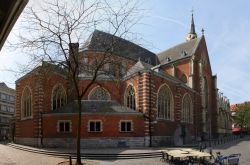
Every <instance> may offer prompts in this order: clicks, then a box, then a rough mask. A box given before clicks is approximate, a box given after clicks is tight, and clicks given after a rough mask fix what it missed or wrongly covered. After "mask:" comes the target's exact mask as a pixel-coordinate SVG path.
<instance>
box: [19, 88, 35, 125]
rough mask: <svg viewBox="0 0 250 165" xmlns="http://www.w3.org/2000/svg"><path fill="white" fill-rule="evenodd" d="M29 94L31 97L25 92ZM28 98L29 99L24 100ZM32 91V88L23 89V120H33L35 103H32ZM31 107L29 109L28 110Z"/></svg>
mask: <svg viewBox="0 0 250 165" xmlns="http://www.w3.org/2000/svg"><path fill="white" fill-rule="evenodd" d="M27 91H28V92H29V97H28V96H27V94H26V93H25V92H27ZM24 97H28V98H24ZM32 100H33V99H32V90H31V89H30V87H28V86H26V87H25V88H24V89H23V92H22V97H21V120H26V119H32V117H33V109H32V108H33V103H32ZM27 107H29V109H26V108H27Z"/></svg>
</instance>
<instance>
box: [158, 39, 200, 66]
mask: <svg viewBox="0 0 250 165" xmlns="http://www.w3.org/2000/svg"><path fill="white" fill-rule="evenodd" d="M201 38H202V37H200V38H195V39H192V40H190V41H187V42H184V43H181V44H179V45H176V46H174V47H172V48H169V49H167V50H165V51H163V52H161V53H159V54H158V58H159V61H160V63H161V64H165V63H169V62H173V61H177V60H180V59H184V58H187V57H191V56H192V55H193V54H194V53H195V50H196V49H197V47H198V45H199V43H200V41H201Z"/></svg>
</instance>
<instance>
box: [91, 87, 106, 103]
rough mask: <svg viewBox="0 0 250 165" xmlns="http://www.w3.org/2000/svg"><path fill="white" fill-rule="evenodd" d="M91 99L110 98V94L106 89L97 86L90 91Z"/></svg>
mask: <svg viewBox="0 0 250 165" xmlns="http://www.w3.org/2000/svg"><path fill="white" fill-rule="evenodd" d="M89 100H110V94H109V92H108V91H107V90H106V89H104V88H102V87H96V88H94V89H93V90H92V91H91V92H90V94H89Z"/></svg>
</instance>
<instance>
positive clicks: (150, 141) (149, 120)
mask: <svg viewBox="0 0 250 165" xmlns="http://www.w3.org/2000/svg"><path fill="white" fill-rule="evenodd" d="M151 93H152V89H151V72H149V118H148V122H149V147H152V130H151V125H152V123H151V122H152V121H151V113H152V112H151V109H152V106H151V103H152V98H151Z"/></svg>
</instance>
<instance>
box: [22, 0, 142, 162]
mask: <svg viewBox="0 0 250 165" xmlns="http://www.w3.org/2000/svg"><path fill="white" fill-rule="evenodd" d="M137 6H138V3H137V2H134V1H131V0H126V1H119V0H118V1H115V2H114V1H113V2H112V4H111V3H109V2H108V1H105V0H103V1H102V0H95V1H85V0H75V1H63V2H62V1H59V0H53V1H51V0H49V1H47V2H46V3H44V6H42V7H39V8H38V9H34V8H32V7H31V8H27V10H26V11H25V18H24V19H23V29H24V30H25V31H24V32H23V33H22V34H21V35H19V36H18V38H19V41H18V46H19V47H20V48H22V49H23V50H24V52H26V53H29V55H30V60H31V61H32V66H31V67H26V68H29V69H31V68H33V67H34V66H37V65H38V63H40V62H41V61H49V63H51V64H53V65H56V66H58V67H61V68H63V70H65V72H66V73H67V76H68V78H69V79H70V80H71V85H72V88H73V90H74V92H75V94H76V98H77V105H78V127H77V147H76V148H77V151H76V153H77V163H76V164H82V163H81V153H80V148H81V143H80V138H81V137H80V133H81V122H82V121H81V109H82V102H81V100H82V97H83V96H84V95H85V94H86V92H87V91H88V90H89V88H90V87H91V86H92V85H93V84H95V83H98V81H97V80H98V77H99V76H101V75H104V74H105V75H110V73H109V72H106V71H105V70H104V69H103V68H104V66H105V64H110V63H112V64H113V65H114V67H118V66H119V65H120V61H116V59H115V58H113V56H112V54H113V50H114V47H115V45H116V44H118V43H117V40H116V39H115V37H111V38H110V39H109V41H108V43H105V42H106V41H97V42H102V43H101V44H104V46H105V50H104V51H103V53H102V55H97V56H93V57H92V58H91V62H84V60H82V58H83V56H84V55H80V54H79V51H78V47H79V44H78V43H83V44H82V45H81V46H80V49H81V50H84V49H86V47H87V42H88V39H87V36H88V35H89V34H90V32H93V30H94V29H96V28H100V29H102V30H103V29H104V30H105V31H107V32H109V33H110V34H111V35H112V36H115V35H116V36H119V37H126V36H129V35H130V30H131V28H132V27H133V26H134V25H135V24H136V23H138V21H139V20H140V18H141V17H140V16H139V12H140V10H139V9H138V8H137ZM84 43H85V44H84ZM81 74H84V76H88V77H89V78H90V81H88V84H87V85H86V86H84V87H82V86H81V85H80V84H79V81H80V79H79V75H81ZM112 75H113V76H114V77H115V76H116V75H117V74H112ZM114 79H117V78H114Z"/></svg>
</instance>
